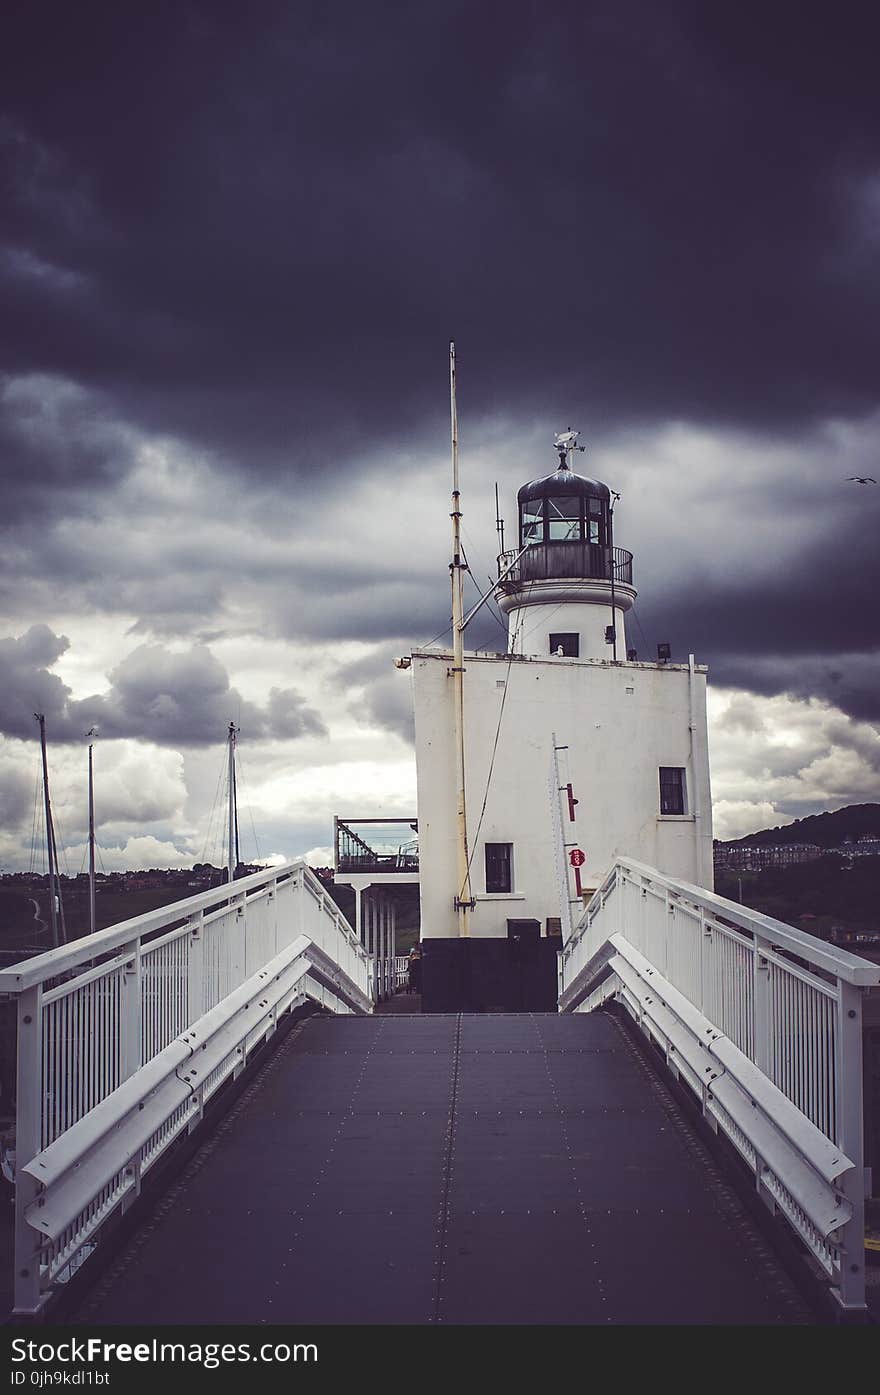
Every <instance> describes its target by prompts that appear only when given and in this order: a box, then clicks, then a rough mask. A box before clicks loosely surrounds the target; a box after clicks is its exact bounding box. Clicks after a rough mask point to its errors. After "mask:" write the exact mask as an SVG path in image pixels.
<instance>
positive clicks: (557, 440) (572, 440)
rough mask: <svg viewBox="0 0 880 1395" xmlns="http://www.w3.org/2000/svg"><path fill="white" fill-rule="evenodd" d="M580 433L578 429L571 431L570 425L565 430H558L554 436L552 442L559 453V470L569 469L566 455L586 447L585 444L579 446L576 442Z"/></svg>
mask: <svg viewBox="0 0 880 1395" xmlns="http://www.w3.org/2000/svg"><path fill="white" fill-rule="evenodd" d="M580 434H581V433H580V432H579V431H572V429H571V427H569V428H568V430H567V431H560V432H559V434H558V435H557V436H554V438H553V444H554V446H555V447H556V450H557V451H558V453H559V468H560V470H570V469H571V466H570V465H569V463H568V457H569V456H570V455H572V454H573V453H574V451H576V450H586V449H587V448H586V446H579V445H578V443H577V438H578V436H579V435H580Z"/></svg>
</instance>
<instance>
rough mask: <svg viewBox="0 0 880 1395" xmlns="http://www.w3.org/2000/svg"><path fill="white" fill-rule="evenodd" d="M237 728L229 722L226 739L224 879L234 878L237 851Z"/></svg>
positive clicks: (230, 880)
mask: <svg viewBox="0 0 880 1395" xmlns="http://www.w3.org/2000/svg"><path fill="white" fill-rule="evenodd" d="M238 732H239V728H238V727H237V726H236V725H235V723H234V722H230V723H229V730H228V733H227V737H226V741H227V745H228V747H229V811H228V841H227V856H226V880H227V881H228V882H232V881H234V880H235V868H236V857H237V853H238V802H237V800H236V797H235V738H236V736H237V735H238Z"/></svg>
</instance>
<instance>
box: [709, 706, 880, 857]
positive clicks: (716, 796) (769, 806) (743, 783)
mask: <svg viewBox="0 0 880 1395" xmlns="http://www.w3.org/2000/svg"><path fill="white" fill-rule="evenodd" d="M709 751H710V764H711V775H712V794H713V816H714V823H715V836H716V837H717V838H737V837H742V836H743V835H744V834H746V833H753V832H755V831H756V830H757V829H759V828H766V827H768V826H770V827H775V826H776V825H777V824H785V823H790V822H791V821H792V820H793V819H794V818H796V817H801V816H803V815H804V814H809V813H821V812H822V811H823V810H825V809H832V808H834V809H839V808H841V807H842V806H844V805H846V804H852V803H862V802H872V801H874V800H876V799H878V796H880V776H878V770H880V733H878V732H877V731H876V729H875V728H874V727H873V726H871V725H870V724H869V723H867V722H855V721H852V720H850V719H848V718H846V717H844V716H843V715H842V714H841V713H840V712H839V711H837V710H836V709H835V708H833V707H831V706H830V705H829V704H828V703H824V702H820V701H818V700H817V699H815V698H813V699H810V700H808V701H804V700H800V699H796V698H791V697H784V696H781V697H771V698H766V697H755V696H754V695H753V694H751V693H743V692H737V691H734V690H730V689H719V688H715V689H713V688H711V687H710V689H709Z"/></svg>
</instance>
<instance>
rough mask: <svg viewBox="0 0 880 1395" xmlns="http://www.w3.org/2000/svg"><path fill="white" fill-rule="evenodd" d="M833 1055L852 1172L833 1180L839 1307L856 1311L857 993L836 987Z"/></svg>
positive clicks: (861, 1251) (861, 1270)
mask: <svg viewBox="0 0 880 1395" xmlns="http://www.w3.org/2000/svg"><path fill="white" fill-rule="evenodd" d="M839 988H840V996H839V999H838V1021H837V1032H836V1038H837V1051H836V1053H835V1054H836V1060H835V1062H834V1073H835V1077H836V1078H835V1084H836V1089H837V1145H838V1147H839V1148H841V1149H842V1150H843V1152H844V1153H845V1154H846V1156H847V1157H848V1158H850V1159H851V1160H852V1161H853V1163H855V1166H854V1167H853V1168H852V1169H851V1170H850V1171H849V1172H848V1173H847V1174H846V1175H845V1177H843V1178H840V1179H839V1185H840V1187H841V1190H842V1191H843V1193H844V1195H845V1196H846V1198H847V1200H848V1201H849V1203H850V1205H851V1206H852V1215H851V1217H850V1219H849V1220H848V1221H847V1223H846V1225H845V1226H843V1227H842V1237H841V1238H842V1244H841V1254H840V1300H839V1301H840V1303H841V1305H842V1306H843V1307H844V1308H854V1309H860V1308H863V1307H864V1304H865V1170H864V1139H863V1125H862V1118H863V1116H862V993H861V989H859V988H857V987H855V986H854V985H853V984H851V983H844V982H842V981H841V982H840V984H839Z"/></svg>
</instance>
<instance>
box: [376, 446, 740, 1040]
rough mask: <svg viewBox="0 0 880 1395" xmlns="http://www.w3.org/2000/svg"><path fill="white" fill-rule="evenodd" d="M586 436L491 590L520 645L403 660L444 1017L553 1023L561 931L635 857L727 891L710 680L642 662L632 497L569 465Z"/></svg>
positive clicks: (540, 484) (535, 506) (530, 497)
mask: <svg viewBox="0 0 880 1395" xmlns="http://www.w3.org/2000/svg"><path fill="white" fill-rule="evenodd" d="M577 437H578V433H577V432H575V431H571V430H569V431H566V432H564V433H562V434H561V435H559V436H557V437H556V441H555V446H556V451H557V455H558V462H557V468H556V469H555V470H554V472H553V473H552V474H549V475H546V476H544V477H541V478H537V479H534V480H532V481H530V482H529V483H527V484H524V485H523V486H522V487H521V488H520V489H519V491H518V494H517V509H518V530H519V535H518V540H517V542H518V545H517V547H516V548H514V549H512V550H511V551H510V552H506V553H503V554H502V555H501V556H500V557H499V559H498V577H499V579H498V582H497V585H496V588H495V593H494V594H495V600H496V602H497V604H498V606H499V607H500V609H501V610H502V611H503V612H504V613H505V615H506V616H507V619H508V629H509V634H508V646H507V651H506V652H505V653H486V652H476V653H475V652H469V651H467V650H464V649H463V647H462V645H461V642H460V641H459V643H458V644H456V645H453V646H452V648H451V649H445V648H427V649H421V650H416V651H413V653H412V654H411V655H410V656H409V658H408V660H407V659H404V660H399V661H398V664H399V666H404V665H405V666H406V667H411V669H412V676H413V695H414V707H415V727H416V772H417V782H418V828H419V839H420V865H419V887H420V902H421V936H422V1006H423V1010H424V1011H427V1012H454V1011H492V1010H505V1011H522V1010H543V1011H547V1010H552V1009H553V1008H554V1007H555V1004H556V991H557V983H556V962H557V961H556V952H557V951H558V949H559V948H560V947H561V939H560V936H564V934H565V931H566V927H567V926H568V925H569V924H571V921H572V919H573V918H575V919H576V917H577V916H578V915H579V914H580V911H581V909H582V906H583V904H584V903H585V901H586V900H587V899H588V898H589V896H590V895H591V894H592V890H593V889H595V888H596V887H597V886H599V885H600V884H601V882H602V880H603V878H604V876H605V874H606V872H607V871H608V869H609V868H610V866H611V864H612V863H613V861H614V859H615V858H616V857H618V856H628V857H631V858H634V859H637V860H639V861H641V862H644V863H647V864H648V865H650V866H652V867H656V868H659V869H660V870H661V871H663V872H666V873H668V874H669V875H670V876H673V877H676V878H679V879H681V880H684V881H688V882H691V883H695V884H696V885H698V886H705V887H711V885H712V822H711V804H710V793H709V762H708V751H707V731H706V669H705V667H704V666H702V665H698V664H696V663H695V662H694V659H693V656H692V655H690V656H687V660H686V662H675V661H673V659H672V657H671V656H668V657H667V656H666V655H665V654H663V655H662V656H658V659H657V660H656V661H647V660H645V659H639V658H638V657H637V655H636V653H635V651H634V650H632V649H629V650H628V649H627V643H626V634H625V624H626V616H627V614H628V612H629V611H630V610H631V609H632V606H633V602H634V601H635V598H636V591H635V588H634V587H633V584H632V555H631V553H629V552H627V551H625V550H624V549H622V548H619V547H617V546H616V545H615V541H614V534H613V529H614V525H615V509H614V506H615V503H616V502H617V499H618V497H619V496H618V495H616V494H615V493H614V492H613V491H612V490H611V489H609V487H608V486H607V485H606V484H604V483H602V482H600V481H599V480H594V479H588V478H587V477H585V476H583V475H579V474H577V473H576V472H575V471H574V470H573V469H572V466H571V462H572V458H576V456H575V452H577V451H579V450H580V449H581V448H580V447H579V446H578V444H577ZM454 498H455V500H456V504H455V508H456V509H459V510H460V505H459V504H458V502H457V500H458V494H457V492H456V494H455V495H454ZM459 516H460V514H459ZM462 771H463V775H462ZM569 787H570V789H569ZM575 800H576V801H577V802H576V803H575ZM572 815H573V817H572ZM575 849H576V853H577V858H576V860H577V861H578V862H579V863H580V864H581V865H580V866H579V867H578V872H577V876H575V874H574V872H573V871H572V869H571V867H570V866H569V860H570V859H569V854H570V852H571V851H572V850H575ZM463 868H466V873H465V872H464V871H463Z"/></svg>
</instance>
